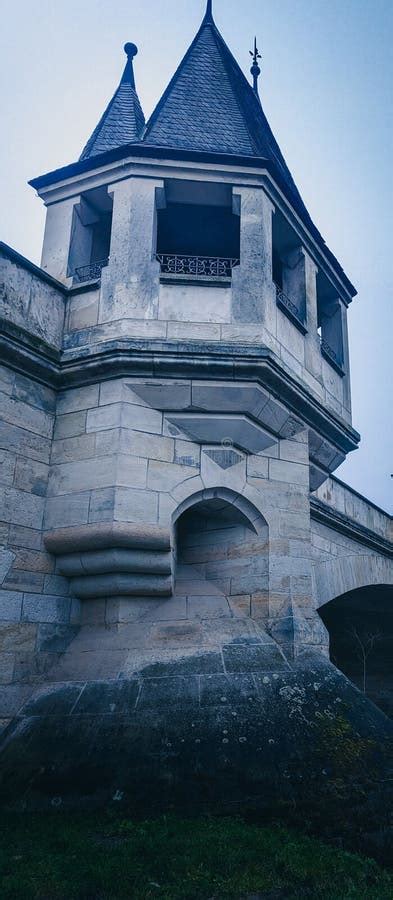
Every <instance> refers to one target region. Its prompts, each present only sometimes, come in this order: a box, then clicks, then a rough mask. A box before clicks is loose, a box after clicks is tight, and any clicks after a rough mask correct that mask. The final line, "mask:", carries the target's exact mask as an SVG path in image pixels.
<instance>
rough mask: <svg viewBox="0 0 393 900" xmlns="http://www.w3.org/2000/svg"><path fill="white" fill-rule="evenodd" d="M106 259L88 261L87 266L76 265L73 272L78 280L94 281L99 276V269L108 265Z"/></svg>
mask: <svg viewBox="0 0 393 900" xmlns="http://www.w3.org/2000/svg"><path fill="white" fill-rule="evenodd" d="M108 262H109V260H108V259H100V260H98V261H97V262H94V263H90V265H88V266H78V268H77V269H75V274H76V276H77V278H78V281H79V282H84V281H94V280H96V279H97V278H101V270H102V269H104V268H105V266H107V265H108Z"/></svg>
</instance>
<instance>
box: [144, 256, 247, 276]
mask: <svg viewBox="0 0 393 900" xmlns="http://www.w3.org/2000/svg"><path fill="white" fill-rule="evenodd" d="M157 260H158V262H159V263H160V266H161V272H162V274H163V275H188V276H194V277H196V278H198V277H208V278H231V276H232V269H233V268H234V267H235V266H238V265H239V262H240V260H239V259H235V258H233V257H224V256H191V255H186V254H179V253H157Z"/></svg>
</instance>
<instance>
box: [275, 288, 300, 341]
mask: <svg viewBox="0 0 393 900" xmlns="http://www.w3.org/2000/svg"><path fill="white" fill-rule="evenodd" d="M275 287H276V299H277V304H278V306H280V307H281V309H283V310H284V312H286V313H287V315H288V316H289V318H290V319H292V321H293V322H295V325H297V326H298V327H299V328H300V330H301V331H302V332H303V333H304V334H305V333H306V331H307V327H306V324H305V322H304V320H303V318H302V315H301V312H300V311H299V310H298V308H297V306H296V303H294V302H293V300H291V298H290V297H288V295H287V294H285V293H284V291H283V289H282V288H281V287H279V285H278V284H275Z"/></svg>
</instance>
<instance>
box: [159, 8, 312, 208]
mask: <svg viewBox="0 0 393 900" xmlns="http://www.w3.org/2000/svg"><path fill="white" fill-rule="evenodd" d="M256 52H257V53H258V50H257V51H256ZM252 56H253V58H254V52H252ZM258 58H259V57H258V56H256V59H255V69H254V67H253V77H254V89H253V87H252V86H251V85H250V84H249V82H248V80H247V78H246V77H245V75H244V73H243V72H242V70H241V68H240V66H239V65H238V63H237V62H236V60H235V58H234V57H233V55H232V53H231V51H230V50H229V48H228V47H227V45H226V43H225V41H224V39H223V37H222V35H221V34H220V32H219V30H218V28H217V26H216V24H215V22H214V20H213V16H212V4H211V0H209V2H208V4H207V8H206V13H205V16H204V19H203V21H202V24H201V27H200V29H199V31H198V33H197V35H196V36H195V38H194V40H193V42H192V44H191V46H190V48H189V49H188V50H187V53H186V55H185V56H184V58H183V60H182V62H181V63H180V65H179V67H178V69H177V71H176V72H175V74H174V76H173V78H172V80H171V81H170V83H169V85H168V87H167V89H166V91H165V92H164V94H163V96H162V98H161V100H160V101H159V103H158V105H157V106H156V109H155V110H154V112H153V114H152V116H151V118H150V119H149V121H148V123H147V126H146V130H145V134H144V138H143V142H144V143H146V144H149V145H152V146H155V147H162V148H168V149H179V150H191V151H202V152H208V153H220V154H226V155H231V156H236V157H246V156H247V157H258V158H263V159H265V160H266V161H267V163H268V164H271V165H272V166H273V167H274V170H275V174H276V178H277V180H278V181H279V183H280V186H281V187H282V188H283V189H284V191H286V193H287V194H288V195H289V198H290V199H291V201H292V203H293V204H294V205H295V207H296V208H297V209H298V211H299V212H300V215H302V216H303V217H304V218H305V219H307V222H309V221H310V220H309V215H308V213H307V210H306V208H305V206H304V204H303V201H302V199H301V197H300V194H299V192H298V190H297V188H296V185H295V183H294V181H293V178H292V176H291V173H290V171H289V169H288V167H287V164H286V162H285V160H284V157H283V155H282V153H281V151H280V148H279V146H278V144H277V141H276V140H275V138H274V136H273V134H272V131H271V128H270V126H269V123H268V121H267V119H266V116H265V114H264V112H263V109H262V106H261V102H260V99H259V96H258V93H257V75H259V66H258ZM257 69H258V73H257Z"/></svg>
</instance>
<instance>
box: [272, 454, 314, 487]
mask: <svg viewBox="0 0 393 900" xmlns="http://www.w3.org/2000/svg"><path fill="white" fill-rule="evenodd" d="M269 478H270V479H271V480H272V481H282V482H288V483H289V484H299V485H304V486H305V487H306V486H307V487H308V483H309V473H308V466H304V465H301V464H300V463H294V462H287V461H286V460H281V459H280V460H279V459H270V460H269Z"/></svg>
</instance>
